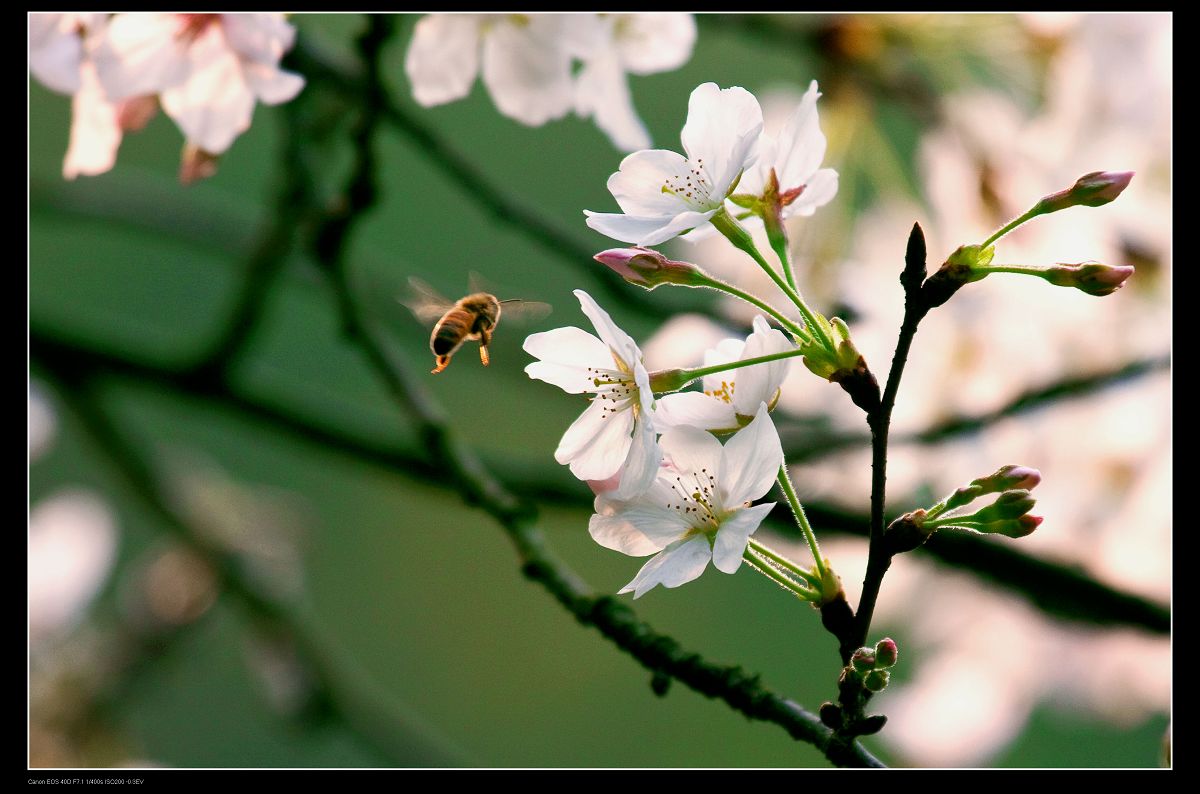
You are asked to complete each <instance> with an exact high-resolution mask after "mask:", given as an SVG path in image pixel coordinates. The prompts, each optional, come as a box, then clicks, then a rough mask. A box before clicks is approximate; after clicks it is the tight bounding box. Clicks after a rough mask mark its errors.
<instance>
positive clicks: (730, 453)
mask: <svg viewBox="0 0 1200 794" xmlns="http://www.w3.org/2000/svg"><path fill="white" fill-rule="evenodd" d="M781 466H783V447H782V446H781V445H780V443H779V434H778V433H777V432H776V431H775V424H774V423H773V422H772V421H771V416H770V414H768V413H767V406H766V405H765V404H763V403H760V404H759V406H758V410H757V411H756V412H755V416H754V420H753V421H751V422H750V424H748V425H746V426H745V427H744V428H742V429H741V430H739V431H738V432H737V433H736V434H734V436H733V438H731V439H730V440H729V443H728V444H726V445H725V448H724V453H723V459H722V461H721V471H722V472H723V473H724V475H723V477H722V478H721V479H720V480H719V481H718V482H719V484H720V486H721V493H722V503H723V504H724V505H726V506H730V505H736V504H739V503H742V502H752V501H754V500H755V499H758V498H760V497H761V496H762V495H763V494H765V493H766V492H767V491H769V490H770V489H771V484H772V483H774V482H775V478H776V476H778V474H779V468H780V467H781Z"/></svg>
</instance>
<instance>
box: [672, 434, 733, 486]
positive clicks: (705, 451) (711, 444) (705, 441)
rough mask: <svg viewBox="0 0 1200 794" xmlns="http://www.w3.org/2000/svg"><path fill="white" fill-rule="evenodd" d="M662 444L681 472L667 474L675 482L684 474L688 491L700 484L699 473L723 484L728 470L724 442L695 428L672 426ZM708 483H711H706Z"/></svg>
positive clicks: (684, 481)
mask: <svg viewBox="0 0 1200 794" xmlns="http://www.w3.org/2000/svg"><path fill="white" fill-rule="evenodd" d="M659 444H660V445H661V446H662V450H663V457H664V458H665V460H666V461H667V464H668V465H669V466H671V467H672V468H673V469H674V470H675V471H676V472H679V473H680V474H679V475H667V478H668V480H671V481H674V480H675V477H676V476H680V477H681V479H682V482H683V486H682V488H683V489H684V492H685V494H691V492H692V490H693V489H694V488H695V487H696V483H694V482H693V481H692V480H693V479H694V476H695V475H701V474H703V475H707V476H708V477H712V478H713V479H714V480H716V481H717V482H718V483H720V481H721V478H722V476H723V475H724V470H723V469H722V468H721V462H722V461H721V458H722V453H721V442H720V441H717V439H715V438H713V436H712V434H710V433H706V432H704V431H703V430H700V429H698V428H695V427H672V428H670V429H668V430H667V431H666V432H665V433H663V435H662V439H660V441H659ZM704 484H707V483H704Z"/></svg>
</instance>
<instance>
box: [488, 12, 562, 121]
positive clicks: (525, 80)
mask: <svg viewBox="0 0 1200 794" xmlns="http://www.w3.org/2000/svg"><path fill="white" fill-rule="evenodd" d="M552 24H553V21H552V20H546V19H544V18H543V17H538V16H534V17H531V18H530V19H529V21H528V23H527V24H526V25H521V26H518V25H516V24H513V23H511V22H504V23H499V24H496V25H495V27H493V28H492V30H491V31H489V32H488V34H487V35H486V36H485V37H484V40H483V84H484V85H485V86H487V90H488V93H489V94H490V95H491V97H492V101H493V102H494V103H495V104H496V107H497V108H498V109H499V110H500V112H501V113H503V114H504V115H506V116H508V117H509V118H512V119H516V120H517V121H519V122H521V123H523V124H528V125H530V126H538V125H540V124H545V123H546V122H547V121H550V120H551V119H557V118H560V117H562V116H563V115H565V114H566V113H567V111H568V110H570V109H571V104H572V100H573V98H574V97H573V94H572V83H571V59H570V56H569V55H568V54H567V52H566V51H565V50H564V49H563V48H562V47H560V46H559V44H558V42H557V41H556V40H555V39H554V37H553V36H552V35H551V34H550V30H551V25H552Z"/></svg>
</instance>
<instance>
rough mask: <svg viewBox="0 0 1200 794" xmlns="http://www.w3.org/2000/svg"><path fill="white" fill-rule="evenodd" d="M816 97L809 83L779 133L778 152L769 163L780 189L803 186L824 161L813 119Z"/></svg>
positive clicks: (814, 85)
mask: <svg viewBox="0 0 1200 794" xmlns="http://www.w3.org/2000/svg"><path fill="white" fill-rule="evenodd" d="M819 96H821V94H820V92H819V91H817V81H816V80H813V81H812V82H811V83H809V86H808V91H806V92H805V94H804V97H803V98H802V99H801V100H800V105H799V107H797V108H796V110H795V111H794V112H793V113H792V115H791V116H789V117H788V120H787V123H785V124H784V125H783V131H782V132H780V134H779V139H778V141H779V147H780V151H779V152H778V154H777V155H776V156H775V157H774V158H772V160H771V161H770V162H772V163H774V165H775V173H776V175H777V176H778V177H779V188H780V190H788V189H790V188H794V187H799V186H800V185H804V184H807V182H808V180H809V178H811V177H812V175H813V174H814V173H816V171H817V168H819V167H820V165H821V161H822V160H823V159H825V134H824V133H823V132H821V126H820V121H819V119H818V117H817V98H818V97H819Z"/></svg>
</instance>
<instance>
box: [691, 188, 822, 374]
mask: <svg viewBox="0 0 1200 794" xmlns="http://www.w3.org/2000/svg"><path fill="white" fill-rule="evenodd" d="M709 220H710V222H711V223H712V225H713V226H714V227H716V229H717V231H719V232H720V233H721V234H723V235H725V237H726V239H728V240H729V242H731V243H733V245H734V247H735V248H738V249H740V250H742V251H745V252H746V253H747V254H749V255H750V257H751V258H752V259H753V260H754V261H755V262H757V263H758V266H759V267H761V268H762V269H763V270H764V271H766V273H767V275H768V276H770V277H771V280H772V281H774V282H775V286H777V287H779V289H780V290H782V291H783V294H784V295H787V297H788V300H790V301H791V302H792V303H793V304H795V306H796V308H797V309H799V310H800V313H801V314H802V315H804V322H805V324H806V325H808V328H809V331H810V332H811V333H812V335H813V338H814V339H816V340H817V341H819V342H820V343H821V346H822V347H824V348H825V349H826V350H828V351H829V352H830V354H836V349H835V348H834V344H833V340H832V339H830V338H829V335H828V334H826V333H825V329H824V328H822V327H821V323H820V322H819V321H818V320H817V317H816V314H815V313H814V312H813V310H812V309H810V308H808V304H806V303H805V302H804V298H802V297H800V294H799V293H798V292H796V290H794V289H792V288H791V287H790V286H788V283H787V282H786V281H784V280H783V279H782V278H781V277H780V276H779V274H778V273H776V272H775V268H773V267H771V265H770V264H769V263H768V262H767V260H766V259H764V258H763V255H762V254H761V253H759V251H758V247H757V246H756V245H754V239H753V238H752V237H751V236H750V233H749V232H748V231H746V228H745V227H744V226H742V225H741V224H740V223H738V222H737V221H736V220H734V219H733V217H732V216H731V215H730V214H729V213H728V212H727V211H726V210H725V209H723V208H722V209H721V210H719V211H718V212H717V214H716V215H713V216H712V218H710V219H709Z"/></svg>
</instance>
